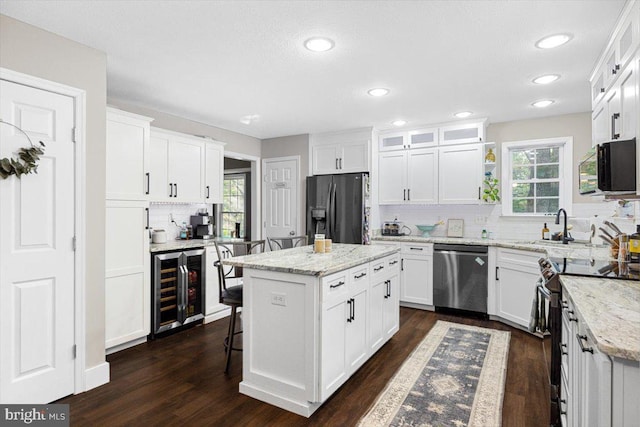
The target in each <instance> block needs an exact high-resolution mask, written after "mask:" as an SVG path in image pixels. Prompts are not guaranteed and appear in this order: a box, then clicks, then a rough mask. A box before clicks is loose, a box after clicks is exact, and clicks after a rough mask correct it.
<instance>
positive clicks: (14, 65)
mask: <svg viewBox="0 0 640 427" xmlns="http://www.w3.org/2000/svg"><path fill="white" fill-rule="evenodd" d="M0 40H1V42H0V43H1V47H0V67H4V68H8V69H11V70H14V71H18V72H21V73H24V74H29V75H32V76H36V77H40V78H43V79H46V80H50V81H54V82H58V83H62V84H65V85H68V86H72V87H75V88H78V89H82V90H85V91H86V94H87V96H86V102H87V105H86V119H87V123H86V138H87V144H86V150H87V151H86V162H87V163H86V168H85V169H86V181H85V185H86V188H87V194H86V198H85V201H86V205H85V209H86V213H87V217H86V227H87V228H86V230H85V233H86V234H85V235H86V244H87V253H86V266H85V271H86V300H85V301H86V340H85V342H86V367H87V369H89V368H91V367H94V366H97V365H99V364H101V363H103V362H104V360H105V357H104V268H105V267H104V253H105V252H104V232H105V231H104V230H105V169H106V164H105V160H104V159H105V152H106V151H105V140H106V103H107V102H106V101H107V75H106V74H107V73H106V70H107V57H106V55H105V54H104V53H103V52H100V51H98V50H95V49H91V48H89V47H87V46H84V45H81V44H79V43H76V42H74V41H71V40H69V39H66V38H64V37H60V36H57V35H55V34H53V33H50V32H48V31H44V30H42V29H40V28H37V27H34V26H31V25H28V24H25V23H23V22H21V21H18V20H15V19H13V18H9V17H8V16H4V15H0Z"/></svg>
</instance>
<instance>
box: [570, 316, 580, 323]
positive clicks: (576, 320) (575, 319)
mask: <svg viewBox="0 0 640 427" xmlns="http://www.w3.org/2000/svg"><path fill="white" fill-rule="evenodd" d="M569 322H576V323H578V318H577V317H571V316H569Z"/></svg>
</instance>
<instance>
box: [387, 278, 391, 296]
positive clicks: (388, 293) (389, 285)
mask: <svg viewBox="0 0 640 427" xmlns="http://www.w3.org/2000/svg"><path fill="white" fill-rule="evenodd" d="M387 282H388V283H389V284H388V285H387V287H388V288H389V291H388V292H387V296H388V297H389V298H391V279H389V280H387Z"/></svg>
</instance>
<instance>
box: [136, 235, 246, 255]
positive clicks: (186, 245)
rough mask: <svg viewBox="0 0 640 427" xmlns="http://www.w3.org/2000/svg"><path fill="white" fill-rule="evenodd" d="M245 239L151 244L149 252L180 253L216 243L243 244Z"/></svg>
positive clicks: (177, 241) (174, 241)
mask: <svg viewBox="0 0 640 427" xmlns="http://www.w3.org/2000/svg"><path fill="white" fill-rule="evenodd" d="M243 241H244V239H231V238H224V237H216V238H215V239H207V240H205V239H189V240H167V243H151V244H150V245H149V252H151V253H153V252H165V251H180V250H188V249H197V248H204V247H207V246H213V244H214V242H218V243H232V242H243Z"/></svg>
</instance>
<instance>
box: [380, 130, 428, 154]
mask: <svg viewBox="0 0 640 427" xmlns="http://www.w3.org/2000/svg"><path fill="white" fill-rule="evenodd" d="M379 144H380V145H379V150H380V151H394V150H406V149H410V148H426V147H434V146H436V145H438V128H431V129H415V130H411V131H402V132H384V133H382V134H380V137H379Z"/></svg>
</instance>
